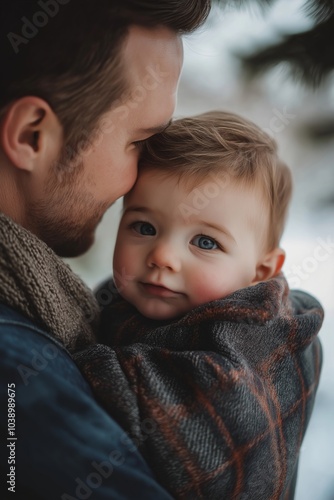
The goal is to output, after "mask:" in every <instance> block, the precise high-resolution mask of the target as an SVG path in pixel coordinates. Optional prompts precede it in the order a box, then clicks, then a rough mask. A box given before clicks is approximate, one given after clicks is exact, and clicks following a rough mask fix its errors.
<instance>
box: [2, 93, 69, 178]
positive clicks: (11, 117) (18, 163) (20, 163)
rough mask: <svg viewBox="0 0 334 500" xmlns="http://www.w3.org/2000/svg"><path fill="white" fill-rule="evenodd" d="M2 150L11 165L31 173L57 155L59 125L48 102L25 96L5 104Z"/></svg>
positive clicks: (59, 139) (60, 140)
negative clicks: (7, 105) (8, 104)
mask: <svg viewBox="0 0 334 500" xmlns="http://www.w3.org/2000/svg"><path fill="white" fill-rule="evenodd" d="M0 141H1V147H2V149H3V152H4V153H5V155H6V156H7V158H8V159H9V161H10V162H11V164H12V165H14V166H15V167H17V168H19V169H21V170H25V171H27V172H32V171H33V170H34V169H36V168H37V167H38V166H39V165H42V164H43V163H44V162H47V163H49V162H50V158H52V157H54V156H55V155H56V154H57V151H59V150H60V147H61V145H62V127H61V125H60V123H59V120H58V119H57V116H56V115H55V113H54V112H53V110H52V109H51V108H50V106H49V104H48V103H47V102H46V101H44V100H43V99H40V98H39V97H34V96H27V97H22V98H21V99H18V100H16V101H14V102H13V103H12V104H10V106H9V107H8V109H7V111H6V113H5V116H4V118H3V121H2V124H1V129H0Z"/></svg>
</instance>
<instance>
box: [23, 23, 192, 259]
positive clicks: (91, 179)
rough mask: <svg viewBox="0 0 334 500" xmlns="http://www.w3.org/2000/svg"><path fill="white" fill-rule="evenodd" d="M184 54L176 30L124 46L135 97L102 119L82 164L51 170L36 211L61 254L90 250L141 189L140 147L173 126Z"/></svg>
mask: <svg viewBox="0 0 334 500" xmlns="http://www.w3.org/2000/svg"><path fill="white" fill-rule="evenodd" d="M182 56H183V53H182V43H181V40H180V38H179V37H178V36H177V35H175V34H174V33H172V32H170V31H169V30H167V29H163V28H161V29H156V30H146V29H143V28H139V27H132V28H130V31H129V35H128V37H127V40H126V42H125V45H124V47H123V57H124V59H123V60H124V65H125V68H126V71H127V75H128V79H129V81H130V93H129V95H128V94H127V98H126V100H125V101H123V100H122V101H121V100H120V102H117V103H114V105H113V107H112V109H111V110H109V111H107V112H106V113H105V115H104V116H103V117H102V119H101V122H100V125H99V127H98V130H97V133H96V134H94V138H93V140H91V141H90V142H89V146H88V147H87V149H85V150H84V151H83V153H82V155H81V156H80V158H79V164H78V161H75V165H64V166H61V167H60V168H58V169H56V170H57V171H58V172H57V174H55V173H54V170H53V171H52V169H51V168H50V171H49V173H48V177H47V178H46V179H44V181H43V182H44V184H42V185H41V189H39V192H38V193H34V201H33V202H32V203H31V205H30V211H29V209H28V212H29V214H28V217H29V223H28V227H29V228H30V229H31V230H32V231H33V232H35V233H36V234H37V235H38V236H39V237H40V238H41V239H42V240H44V241H45V242H46V243H47V244H48V245H49V246H50V247H51V248H53V249H54V250H55V251H56V252H57V253H58V254H59V255H61V256H75V255H79V254H81V253H83V252H85V251H86V250H87V249H88V248H89V247H90V246H91V244H92V243H93V241H94V233H95V229H96V226H97V224H98V223H99V221H100V220H101V218H102V216H103V214H104V213H105V211H106V210H107V208H108V207H110V206H111V205H112V204H113V203H114V202H115V201H116V200H117V199H118V198H119V197H121V196H123V195H124V194H125V193H126V192H128V191H129V190H130V189H131V187H132V186H133V184H134V182H135V180H136V176H137V162H138V156H139V146H138V144H137V143H138V142H139V141H143V140H145V139H147V138H148V137H150V136H152V135H153V134H154V133H157V132H158V131H161V129H163V128H165V127H166V126H167V125H168V123H169V121H170V118H171V116H172V114H173V111H174V108H175V103H176V92H177V84H178V80H179V76H180V71H181V67H182ZM98 98H99V96H98V91H97V95H96V99H98ZM82 112H83V113H84V112H85V110H82ZM67 172H69V173H67Z"/></svg>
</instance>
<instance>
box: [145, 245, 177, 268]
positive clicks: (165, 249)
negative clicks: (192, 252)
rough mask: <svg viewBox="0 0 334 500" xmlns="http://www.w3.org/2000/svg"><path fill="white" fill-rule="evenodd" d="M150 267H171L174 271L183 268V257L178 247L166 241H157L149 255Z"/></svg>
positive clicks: (148, 262) (148, 263)
mask: <svg viewBox="0 0 334 500" xmlns="http://www.w3.org/2000/svg"><path fill="white" fill-rule="evenodd" d="M147 265H148V267H158V268H159V269H164V268H166V269H169V270H170V271H173V272H179V271H180V270H181V259H180V255H179V254H178V252H177V249H176V248H175V247H174V246H173V245H171V244H166V243H162V242H159V243H156V244H155V245H154V247H153V248H152V250H151V252H150V253H149V255H148V257H147Z"/></svg>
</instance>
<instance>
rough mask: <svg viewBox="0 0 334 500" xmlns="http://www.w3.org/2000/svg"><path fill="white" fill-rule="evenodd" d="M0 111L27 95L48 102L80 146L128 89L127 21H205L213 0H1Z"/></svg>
mask: <svg viewBox="0 0 334 500" xmlns="http://www.w3.org/2000/svg"><path fill="white" fill-rule="evenodd" d="M0 5H1V6H0V32H1V42H0V67H1V78H0V119H1V116H2V115H3V114H4V112H5V111H6V107H7V105H8V104H10V103H11V102H12V101H13V100H16V99H18V98H20V97H23V96H27V95H34V96H38V97H40V98H42V99H44V100H45V101H47V102H48V103H49V105H50V106H51V107H52V109H53V110H54V112H55V113H56V115H57V116H58V118H59V120H60V123H61V124H62V126H63V129H64V141H65V146H66V144H71V147H72V149H73V150H76V148H77V147H78V144H79V143H82V141H85V140H86V139H87V136H89V135H90V134H91V132H92V131H93V130H94V128H95V127H96V125H97V123H98V120H99V118H100V117H101V116H102V115H103V114H104V113H105V112H106V111H107V110H108V109H110V107H111V105H112V103H113V102H114V101H115V100H117V99H119V98H120V96H121V94H122V93H123V92H124V91H125V90H126V83H127V82H126V81H125V72H124V71H123V68H122V58H121V50H120V49H121V47H122V42H123V41H124V39H125V37H126V34H127V32H128V28H129V26H131V25H140V26H143V27H147V28H154V27H158V26H163V27H167V28H169V29H171V30H173V31H175V32H176V33H179V34H183V33H188V32H191V31H192V30H194V29H196V28H197V27H198V26H199V25H201V24H202V23H203V22H204V21H205V19H206V17H207V15H208V13H209V11H210V0H191V1H189V0H97V1H93V0H25V1H21V0H1V4H0Z"/></svg>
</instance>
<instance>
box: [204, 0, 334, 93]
mask: <svg viewBox="0 0 334 500" xmlns="http://www.w3.org/2000/svg"><path fill="white" fill-rule="evenodd" d="M251 1H254V0H234V1H233V0H213V2H215V3H218V4H220V5H221V6H222V8H223V7H224V6H229V7H231V6H235V7H242V6H243V5H245V4H247V3H250V2H251ZM257 3H258V4H260V5H262V6H263V7H266V6H267V7H268V6H270V5H271V4H273V3H274V0H258V1H257ZM305 12H306V13H307V15H308V16H310V17H311V18H312V19H313V20H314V25H313V27H312V28H311V29H309V30H307V31H304V32H302V33H295V34H291V35H282V37H281V40H280V42H278V43H276V44H274V45H271V46H267V47H265V48H263V49H260V50H258V51H256V52H254V53H253V54H238V57H239V58H240V60H241V61H242V63H243V65H244V68H245V69H246V70H247V72H248V73H249V74H250V75H255V74H258V73H260V72H263V71H265V70H266V69H268V68H269V67H272V66H275V65H276V64H279V63H282V62H287V63H289V65H290V67H291V70H292V74H293V75H294V77H296V78H297V79H300V80H302V81H305V82H306V83H308V84H310V85H312V86H314V87H316V86H318V85H319V84H320V83H321V81H322V80H323V79H324V78H325V77H326V76H327V75H328V74H329V73H330V72H331V71H332V70H333V69H334V0H308V1H306V3H305Z"/></svg>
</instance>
